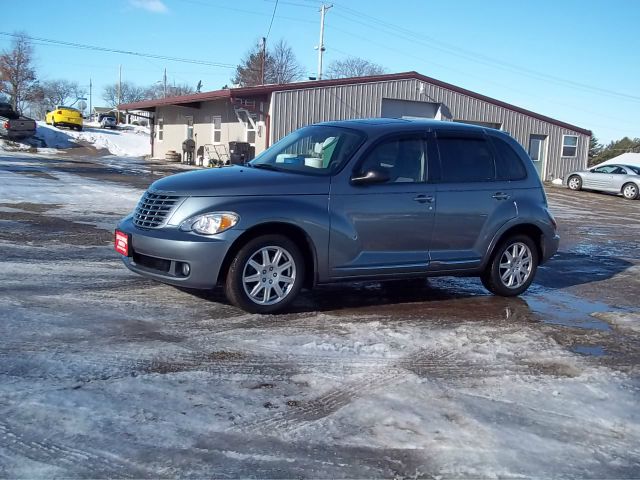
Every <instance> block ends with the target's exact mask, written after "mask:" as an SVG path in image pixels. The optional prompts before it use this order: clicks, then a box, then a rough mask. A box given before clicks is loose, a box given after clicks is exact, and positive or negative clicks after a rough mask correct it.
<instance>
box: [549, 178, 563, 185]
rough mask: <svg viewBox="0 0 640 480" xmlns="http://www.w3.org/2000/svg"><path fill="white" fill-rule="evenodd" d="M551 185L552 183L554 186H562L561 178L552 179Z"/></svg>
mask: <svg viewBox="0 0 640 480" xmlns="http://www.w3.org/2000/svg"><path fill="white" fill-rule="evenodd" d="M551 183H553V184H554V185H560V186H562V185H563V183H562V179H561V178H554V179H553V180H552V181H551Z"/></svg>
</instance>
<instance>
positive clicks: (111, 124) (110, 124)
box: [100, 117, 118, 130]
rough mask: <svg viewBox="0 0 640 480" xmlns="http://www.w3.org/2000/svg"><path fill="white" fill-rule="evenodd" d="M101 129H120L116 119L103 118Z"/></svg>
mask: <svg viewBox="0 0 640 480" xmlns="http://www.w3.org/2000/svg"><path fill="white" fill-rule="evenodd" d="M100 127H102V128H112V129H114V130H115V129H116V128H118V124H117V123H116V117H102V120H100Z"/></svg>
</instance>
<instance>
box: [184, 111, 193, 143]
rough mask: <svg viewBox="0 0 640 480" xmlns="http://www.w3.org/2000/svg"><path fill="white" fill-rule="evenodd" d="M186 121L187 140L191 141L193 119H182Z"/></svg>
mask: <svg viewBox="0 0 640 480" xmlns="http://www.w3.org/2000/svg"><path fill="white" fill-rule="evenodd" d="M184 118H185V120H186V121H187V138H188V139H193V117H191V116H189V117H184Z"/></svg>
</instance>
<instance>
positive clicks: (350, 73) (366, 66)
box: [325, 57, 386, 78]
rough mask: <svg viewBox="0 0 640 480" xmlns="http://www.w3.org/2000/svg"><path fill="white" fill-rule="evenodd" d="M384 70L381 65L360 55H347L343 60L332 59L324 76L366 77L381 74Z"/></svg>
mask: <svg viewBox="0 0 640 480" xmlns="http://www.w3.org/2000/svg"><path fill="white" fill-rule="evenodd" d="M385 72H386V69H385V68H384V67H383V66H382V65H378V64H377V63H373V62H370V61H369V60H365V59H364V58H360V57H349V58H346V59H344V60H334V61H333V62H331V64H329V67H328V68H327V72H326V73H325V77H326V78H350V77H366V76H369V75H381V74H383V73H385Z"/></svg>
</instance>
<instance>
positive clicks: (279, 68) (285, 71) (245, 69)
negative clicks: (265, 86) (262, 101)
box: [231, 40, 304, 87]
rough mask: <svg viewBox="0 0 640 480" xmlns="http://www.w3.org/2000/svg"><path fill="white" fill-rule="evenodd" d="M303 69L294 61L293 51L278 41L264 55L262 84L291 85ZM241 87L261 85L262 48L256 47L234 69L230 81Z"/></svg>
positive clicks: (281, 41)
mask: <svg viewBox="0 0 640 480" xmlns="http://www.w3.org/2000/svg"><path fill="white" fill-rule="evenodd" d="M303 74H304V69H303V68H302V66H301V65H300V63H299V62H298V60H297V59H296V56H295V54H294V53H293V49H292V48H291V47H290V46H289V45H288V44H287V43H286V42H285V41H284V40H280V41H279V42H278V43H276V44H275V46H274V47H273V48H272V49H269V50H268V51H267V52H265V55H264V83H291V82H293V81H295V80H299V79H300V78H301V77H302V75H303ZM231 81H232V82H233V83H234V84H236V85H240V86H241V87H251V86H254V85H260V84H261V83H262V47H261V46H260V45H256V46H255V47H254V48H253V49H252V50H250V51H249V52H248V53H247V54H246V56H245V57H244V58H243V59H242V61H241V62H240V64H239V65H238V66H237V67H236V73H235V75H234V77H233V78H232V80H231Z"/></svg>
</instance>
